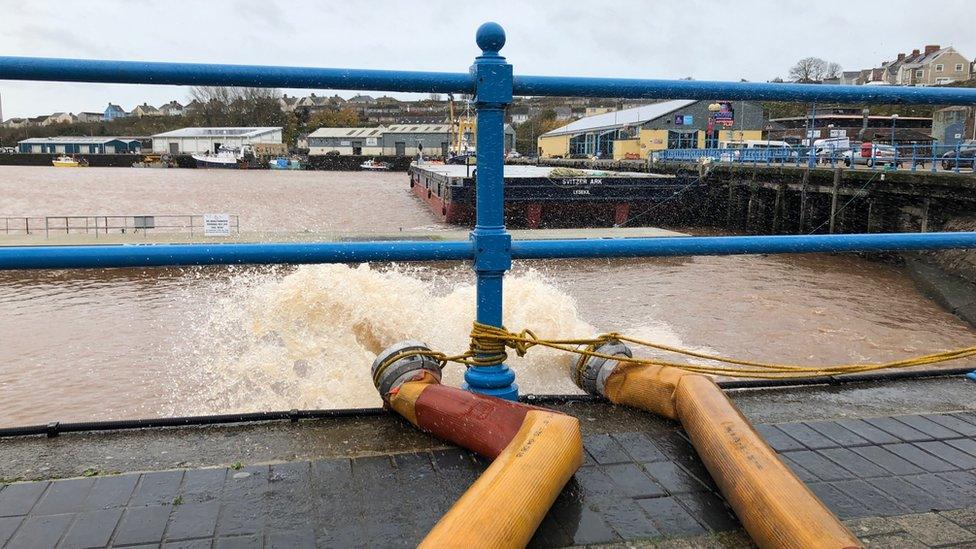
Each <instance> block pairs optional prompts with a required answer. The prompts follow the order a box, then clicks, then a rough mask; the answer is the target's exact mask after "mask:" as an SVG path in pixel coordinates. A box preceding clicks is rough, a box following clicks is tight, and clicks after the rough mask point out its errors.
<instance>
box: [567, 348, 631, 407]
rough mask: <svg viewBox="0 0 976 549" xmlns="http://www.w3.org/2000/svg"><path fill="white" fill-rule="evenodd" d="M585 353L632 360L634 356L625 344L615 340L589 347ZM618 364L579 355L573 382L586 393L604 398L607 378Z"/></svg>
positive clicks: (612, 361) (605, 359)
mask: <svg viewBox="0 0 976 549" xmlns="http://www.w3.org/2000/svg"><path fill="white" fill-rule="evenodd" d="M586 350H587V351H591V352H595V353H600V354H601V355H608V356H620V357H627V358H633V356H634V354H633V352H632V351H631V350H630V347H628V346H627V345H626V344H625V343H621V342H620V341H617V340H615V339H614V340H610V341H607V342H604V343H601V344H600V345H599V346H593V345H590V346H589V347H587V348H586ZM619 364H620V362H618V361H616V360H611V359H609V358H603V357H598V356H586V355H581V356H580V358H579V360H578V361H577V362H576V371H575V375H574V376H573V381H575V382H576V386H577V387H579V388H580V389H583V390H584V391H586V392H587V393H589V394H591V395H595V396H606V395H605V394H604V388H605V387H606V385H607V378H608V377H610V374H612V373H613V371H614V370H615V369H616V368H617V366H618V365H619Z"/></svg>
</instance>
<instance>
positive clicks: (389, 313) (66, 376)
mask: <svg viewBox="0 0 976 549" xmlns="http://www.w3.org/2000/svg"><path fill="white" fill-rule="evenodd" d="M213 211H221V212H228V213H233V214H237V215H239V216H240V222H241V228H242V231H252V232H260V233H268V234H270V235H275V234H277V235H283V236H284V235H289V234H295V233H301V232H304V231H310V232H327V231H334V232H336V233H342V232H349V233H356V234H364V233H372V232H375V233H387V234H388V233H391V232H396V231H399V230H400V229H403V230H404V231H408V230H409V231H411V232H417V231H421V232H441V231H445V230H448V229H449V227H447V226H443V225H439V224H437V223H436V222H435V221H434V220H433V218H432V217H431V216H430V214H429V213H428V211H427V210H426V209H425V207H424V206H423V205H422V204H420V203H419V202H418V201H417V200H416V199H415V198H414V197H413V196H412V195H411V194H410V193H409V191H408V188H407V176H406V175H405V174H401V173H358V172H356V173H341V172H291V171H282V172H271V171H256V172H234V171H220V172H217V171H204V170H148V169H94V168H89V169H83V170H56V169H53V168H12V167H5V168H0V215H7V216H21V215H45V214H50V215H57V214H61V215H73V214H78V215H86V214H104V215H112V214H140V215H141V214H156V215H162V214H167V213H173V214H175V213H182V214H189V213H193V214H201V213H208V212H213ZM0 238H2V237H0ZM39 243H42V242H39ZM473 293H474V289H473V276H472V274H471V272H470V269H469V268H468V267H467V266H465V265H457V264H423V265H413V264H411V265H387V264H384V265H371V266H355V265H353V266H343V265H322V266H302V267H275V268H272V267H219V268H218V267H210V268H187V269H113V270H72V271H34V272H27V271H9V272H0V395H2V398H0V425H2V426H11V425H22V424H26V423H43V422H48V421H55V420H57V421H77V420H88V419H116V418H133V417H150V416H157V415H173V414H176V415H185V414H198V413H222V412H232V411H256V410H270V409H290V408H329V407H359V406H375V405H378V404H379V398H378V397H377V396H376V391H375V389H373V387H372V384H371V381H370V379H369V375H368V368H369V364H370V362H371V361H372V358H373V356H374V354H375V352H376V351H377V350H378V349H379V348H381V347H383V346H385V345H388V344H390V343H393V342H395V341H398V340H401V339H406V338H414V339H420V340H423V341H426V342H427V343H429V344H430V345H431V346H433V347H435V348H438V349H442V350H445V351H449V352H453V351H458V350H462V349H463V348H465V347H466V346H467V341H466V335H467V331H468V329H469V327H470V320H471V318H473V304H474V300H473ZM505 323H506V326H507V327H509V328H510V329H521V328H523V327H531V328H533V330H535V331H537V333H539V334H540V335H544V336H552V337H564V336H571V335H573V336H584V335H590V334H592V333H594V332H596V331H606V330H617V331H624V332H627V333H630V334H634V335H636V336H638V337H645V338H649V339H655V340H658V341H662V342H666V343H671V344H680V345H685V346H689V347H693V348H696V349H707V350H711V351H715V352H719V353H722V354H727V355H736V356H740V357H744V358H755V359H766V360H778V361H790V362H801V363H807V364H820V363H835V362H849V361H876V360H887V359H894V358H898V357H903V356H908V355H913V354H919V353H922V352H927V351H935V350H940V349H947V348H951V347H958V346H963V345H972V344H973V342H974V341H976V331H974V330H973V329H971V328H970V327H969V326H968V325H966V324H964V323H963V322H962V321H960V320H958V319H957V318H956V317H954V316H953V315H951V314H949V313H947V312H946V311H944V310H942V309H941V308H939V307H938V306H937V305H936V304H934V303H932V302H931V301H929V300H928V299H926V298H925V297H923V296H922V295H920V294H919V293H918V292H917V290H916V289H915V287H914V286H913V284H912V282H911V281H910V280H909V279H908V277H907V276H906V275H905V274H904V273H903V272H902V271H901V270H900V269H899V268H897V267H895V266H892V265H888V264H882V263H878V262H872V261H867V260H863V259H859V258H856V257H853V256H840V255H837V256H826V255H807V256H788V255H787V256H767V257H755V256H752V257H695V258H656V259H639V260H612V261H607V260H594V261H578V260H573V261H569V260H551V261H533V262H522V263H519V264H517V266H516V268H515V269H514V272H513V274H512V276H510V277H509V278H508V279H507V284H506V319H505ZM569 362H570V359H569V358H567V357H562V356H557V355H554V354H552V353H550V352H547V351H545V350H538V349H533V350H532V351H530V353H529V356H528V357H527V358H523V359H518V358H513V359H512V360H511V365H512V366H513V367H514V368H515V369H516V370H517V371H518V374H519V383H520V384H521V387H522V391H523V392H530V393H567V392H574V389H573V387H572V385H571V383H569V381H568V378H567V376H566V374H565V371H566V368H567V367H568V364H569ZM445 377H446V380H447V382H448V383H457V382H458V381H459V379H460V377H461V370H460V367H457V366H452V367H451V368H450V369H449V371H448V372H447V373H446V376H445Z"/></svg>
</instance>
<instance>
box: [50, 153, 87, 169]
mask: <svg viewBox="0 0 976 549" xmlns="http://www.w3.org/2000/svg"><path fill="white" fill-rule="evenodd" d="M51 164H52V165H53V166H54V167H55V168H79V167H80V168H83V167H85V166H87V165H88V161H87V160H85V159H81V160H75V159H74V158H71V157H70V156H68V155H66V154H62V155H60V156H58V157H57V158H55V159H54V160H52V161H51Z"/></svg>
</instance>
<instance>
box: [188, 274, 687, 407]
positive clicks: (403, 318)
mask: <svg viewBox="0 0 976 549" xmlns="http://www.w3.org/2000/svg"><path fill="white" fill-rule="evenodd" d="M470 278H471V276H470V271H469V270H468V269H466V268H463V269H462V268H458V269H455V270H437V269H431V268H424V267H419V268H417V267H398V266H393V267H389V268H383V269H377V268H372V267H370V266H369V265H365V264H364V265H359V266H346V265H317V266H303V267H300V268H298V269H297V270H294V271H292V272H290V273H289V274H286V275H281V274H277V273H269V274H266V275H260V276H256V275H254V274H253V273H251V274H249V275H247V276H239V277H235V278H233V279H231V280H230V281H229V282H228V284H227V286H226V288H225V289H224V293H223V294H222V295H221V296H220V297H219V298H217V299H216V300H215V301H214V303H213V306H212V308H211V309H210V310H209V313H208V314H206V315H205V316H203V317H202V318H201V319H199V320H200V323H199V324H198V325H197V327H198V328H199V329H197V330H196V337H195V341H196V344H195V345H194V346H193V347H194V351H195V352H194V353H193V354H192V356H191V357H188V360H191V361H193V362H195V363H196V364H195V367H194V368H188V370H192V371H196V372H198V375H199V376H200V383H201V384H203V385H205V386H209V387H212V391H204V392H201V393H200V397H202V398H203V401H204V402H205V403H208V405H207V407H209V408H211V409H213V410H220V411H228V410H238V411H251V410H269V409H275V410H278V409H289V408H296V407H297V408H335V407H360V406H370V405H379V404H380V398H379V395H378V394H377V392H376V389H375V388H374V387H373V384H372V380H371V378H370V375H369V365H370V364H371V363H372V361H373V359H374V358H375V357H376V355H377V353H378V352H379V351H380V350H381V349H383V348H385V347H387V346H389V345H392V344H393V343H396V342H398V341H402V340H406V339H418V340H420V341H423V342H424V343H426V344H427V345H428V346H430V347H431V348H433V349H436V350H441V351H444V352H447V353H452V354H453V353H457V352H460V351H463V350H465V349H466V348H467V346H468V334H469V332H470V329H471V321H472V319H473V318H474V312H475V311H474V303H475V288H474V286H473V284H472V283H471V282H469V280H470ZM504 307H505V318H504V322H505V325H506V326H507V327H509V328H510V329H512V330H520V329H522V328H525V327H530V328H532V330H533V331H535V332H536V333H537V334H538V335H540V336H541V337H547V338H570V337H589V336H592V335H594V334H596V333H597V329H596V328H595V327H593V326H591V325H590V324H588V323H587V322H585V321H584V320H583V319H582V318H581V317H580V313H579V311H578V310H577V306H576V302H575V300H574V299H573V298H572V297H570V296H569V295H568V294H566V293H565V292H563V291H561V290H559V289H557V288H556V286H555V285H553V284H551V283H550V282H548V281H547V280H546V279H545V277H544V276H543V275H542V274H540V273H539V272H537V271H535V270H524V271H521V272H517V273H516V274H513V275H511V276H509V277H507V279H506V284H505V304H504ZM635 335H638V336H648V337H653V338H654V339H655V340H657V341H662V342H667V343H672V344H680V341H678V338H677V336H676V335H675V334H674V333H673V332H671V331H670V330H668V329H666V326H665V325H663V324H660V325H656V326H648V327H644V328H643V329H641V330H638V331H637V333H636V334H635ZM573 362H574V356H573V355H569V354H568V353H561V352H559V351H555V350H551V349H547V348H543V347H534V348H532V349H531V350H530V351H529V352H528V354H527V355H526V356H525V357H517V356H515V354H514V353H510V359H509V361H508V364H509V365H510V366H511V367H512V368H515V369H516V370H517V372H518V377H519V383H520V385H521V389H522V391H523V392H532V393H548V394H564V393H574V392H578V389H576V387H575V386H574V385H573V383H572V382H571V380H570V378H569V375H568V371H569V368H570V366H571V365H572V364H573ZM462 375H463V366H461V365H456V364H452V365H449V366H448V369H447V370H446V371H445V372H444V378H443V382H444V383H446V384H450V385H455V386H456V385H459V384H460V383H461V381H462ZM201 404H203V403H201Z"/></svg>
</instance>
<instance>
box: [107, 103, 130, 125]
mask: <svg viewBox="0 0 976 549" xmlns="http://www.w3.org/2000/svg"><path fill="white" fill-rule="evenodd" d="M126 116H129V113H127V112H125V109H123V108H122V107H120V106H118V105H116V104H115V103H109V104H108V106H107V107H105V113H104V114H103V115H102V118H103V119H104V120H105V121H106V122H108V121H111V120H115V119H116V118H123V117H126Z"/></svg>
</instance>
